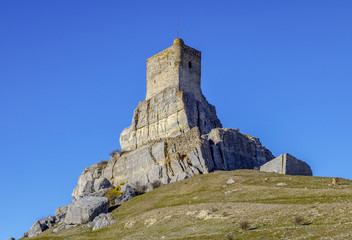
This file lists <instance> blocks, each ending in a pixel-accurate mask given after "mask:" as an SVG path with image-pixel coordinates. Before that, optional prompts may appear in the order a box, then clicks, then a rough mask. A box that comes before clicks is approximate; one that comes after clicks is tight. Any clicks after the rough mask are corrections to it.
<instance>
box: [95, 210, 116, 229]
mask: <svg viewBox="0 0 352 240" xmlns="http://www.w3.org/2000/svg"><path fill="white" fill-rule="evenodd" d="M114 222H115V220H114V216H112V214H111V213H107V214H104V213H102V214H100V215H99V216H97V217H96V218H94V220H93V224H94V227H93V231H95V230H99V229H101V228H103V227H106V226H108V225H110V224H113V223H114Z"/></svg>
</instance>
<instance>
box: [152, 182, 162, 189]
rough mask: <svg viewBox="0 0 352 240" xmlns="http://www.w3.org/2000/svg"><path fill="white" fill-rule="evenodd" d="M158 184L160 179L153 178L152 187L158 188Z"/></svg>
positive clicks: (159, 184)
mask: <svg viewBox="0 0 352 240" xmlns="http://www.w3.org/2000/svg"><path fill="white" fill-rule="evenodd" d="M160 186H161V181H160V180H155V181H154V182H152V187H153V189H155V188H158V187H160Z"/></svg>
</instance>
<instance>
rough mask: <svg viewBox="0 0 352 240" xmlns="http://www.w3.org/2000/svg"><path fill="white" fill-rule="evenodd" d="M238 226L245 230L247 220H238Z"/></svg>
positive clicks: (247, 226) (247, 223) (247, 224)
mask: <svg viewBox="0 0 352 240" xmlns="http://www.w3.org/2000/svg"><path fill="white" fill-rule="evenodd" d="M240 228H241V229H242V230H243V231H247V229H248V228H249V222H248V221H247V220H242V221H241V222H240Z"/></svg>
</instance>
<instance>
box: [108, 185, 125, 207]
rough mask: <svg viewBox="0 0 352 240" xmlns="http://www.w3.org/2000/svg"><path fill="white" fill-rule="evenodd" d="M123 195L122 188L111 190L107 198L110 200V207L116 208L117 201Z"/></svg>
mask: <svg viewBox="0 0 352 240" xmlns="http://www.w3.org/2000/svg"><path fill="white" fill-rule="evenodd" d="M121 194H122V192H121V187H120V186H117V187H116V188H114V189H111V190H110V191H109V192H108V193H107V194H106V198H107V199H109V205H110V206H114V205H115V200H116V199H117V198H118V197H119V196H120V195H121Z"/></svg>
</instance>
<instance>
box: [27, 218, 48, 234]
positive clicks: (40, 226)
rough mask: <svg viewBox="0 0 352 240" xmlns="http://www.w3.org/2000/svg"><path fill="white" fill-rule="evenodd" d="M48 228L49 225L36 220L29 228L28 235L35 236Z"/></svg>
mask: <svg viewBox="0 0 352 240" xmlns="http://www.w3.org/2000/svg"><path fill="white" fill-rule="evenodd" d="M46 229H47V227H46V226H45V225H44V224H41V223H40V222H39V221H36V222H35V223H34V224H33V226H32V227H31V230H29V232H28V237H29V238H32V237H35V236H37V235H39V234H41V233H42V232H43V231H45V230H46Z"/></svg>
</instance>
